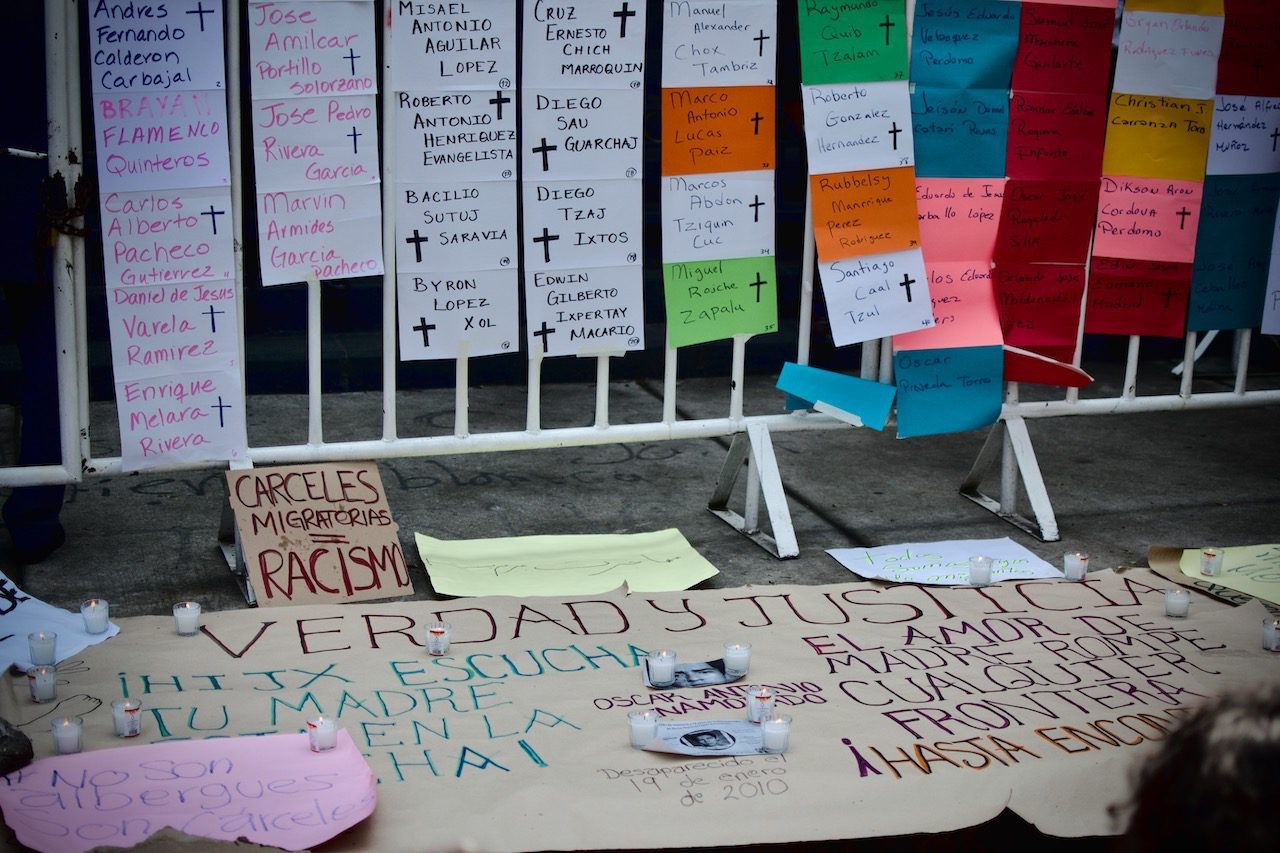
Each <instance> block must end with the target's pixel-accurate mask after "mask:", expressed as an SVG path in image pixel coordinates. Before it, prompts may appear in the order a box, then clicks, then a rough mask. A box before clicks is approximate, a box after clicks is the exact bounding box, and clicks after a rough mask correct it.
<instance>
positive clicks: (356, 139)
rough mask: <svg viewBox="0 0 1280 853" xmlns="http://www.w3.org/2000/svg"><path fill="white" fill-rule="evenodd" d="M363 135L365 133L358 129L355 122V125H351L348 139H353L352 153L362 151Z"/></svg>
mask: <svg viewBox="0 0 1280 853" xmlns="http://www.w3.org/2000/svg"><path fill="white" fill-rule="evenodd" d="M362 136H364V134H363V133H361V132H360V131H358V130H356V126H355V125H354V124H353V125H351V132H350V133H348V134H347V139H350V140H351V153H352V154H359V153H360V137H362Z"/></svg>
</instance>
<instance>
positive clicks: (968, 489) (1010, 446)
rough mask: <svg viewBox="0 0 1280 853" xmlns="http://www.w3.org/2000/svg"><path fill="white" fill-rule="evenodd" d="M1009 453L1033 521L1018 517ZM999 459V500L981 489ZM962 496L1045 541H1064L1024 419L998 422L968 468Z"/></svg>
mask: <svg viewBox="0 0 1280 853" xmlns="http://www.w3.org/2000/svg"><path fill="white" fill-rule="evenodd" d="M1010 451H1012V457H1013V460H1012V461H1013V462H1016V464H1017V471H1016V473H1017V474H1018V475H1021V477H1022V485H1023V486H1024V487H1025V488H1026V490H1027V500H1028V501H1030V503H1031V512H1032V514H1033V515H1035V520H1034V521H1033V520H1031V519H1029V518H1025V517H1023V516H1022V515H1019V514H1018V501H1017V487H1018V478H1017V477H1016V476H1014V474H1015V472H1014V471H1013V470H1012V469H1011V468H1010V459H1009V456H1010ZM997 457H999V459H1000V463H1001V475H1002V476H1001V484H1002V486H1001V495H1000V500H995V499H994V498H991V497H989V496H988V495H986V494H984V493H983V492H982V491H981V490H980V489H979V488H978V487H979V485H981V483H982V478H983V477H984V476H985V475H986V474H987V472H988V471H989V470H990V468H991V467H992V466H993V465H994V464H995V463H996V459H997ZM960 494H962V495H964V496H965V497H966V498H968V499H969V500H971V501H973V502H974V503H976V504H977V505H978V506H980V507H982V508H983V509H986V510H988V511H989V512H992V513H995V514H996V515H998V516H1000V517H1001V518H1003V519H1004V520H1005V521H1007V522H1009V523H1010V524H1012V525H1013V526H1014V527H1017V528H1018V529H1019V530H1025V531H1026V532H1027V533H1030V534H1031V535H1032V536H1035V537H1036V538H1037V539H1040V540H1041V541H1043V542H1057V541H1058V540H1059V539H1061V538H1062V536H1061V534H1059V532H1058V519H1057V518H1056V517H1055V516H1054V514H1053V504H1052V503H1051V502H1050V501H1049V493H1048V491H1047V490H1046V489H1045V487H1044V478H1043V477H1041V476H1040V463H1039V462H1037V461H1036V451H1035V448H1033V447H1032V446H1031V436H1030V434H1028V432H1027V422H1026V420H1025V419H1024V418H1019V417H1005V418H1002V419H1001V420H999V421H997V422H996V425H995V426H993V427H992V428H991V432H989V433H988V434H987V440H986V442H985V443H984V444H983V445H982V450H980V451H979V452H978V458H977V459H975V460H974V463H973V467H972V468H970V469H969V474H968V476H967V477H965V479H964V482H963V483H962V484H961V485H960Z"/></svg>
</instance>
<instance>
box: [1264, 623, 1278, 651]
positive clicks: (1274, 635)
mask: <svg viewBox="0 0 1280 853" xmlns="http://www.w3.org/2000/svg"><path fill="white" fill-rule="evenodd" d="M1262 647H1263V648H1264V649H1266V650H1267V651H1269V652H1280V619H1274V618H1272V617H1270V616H1268V617H1267V618H1265V619H1263V620H1262Z"/></svg>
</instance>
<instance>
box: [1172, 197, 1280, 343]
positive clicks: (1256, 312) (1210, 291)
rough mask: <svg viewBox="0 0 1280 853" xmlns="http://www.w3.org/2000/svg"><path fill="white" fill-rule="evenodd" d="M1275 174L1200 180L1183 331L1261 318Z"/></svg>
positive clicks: (1243, 324) (1238, 325)
mask: <svg viewBox="0 0 1280 853" xmlns="http://www.w3.org/2000/svg"><path fill="white" fill-rule="evenodd" d="M1278 200H1280V175H1274V174H1272V175H1209V176H1207V177H1206V178H1205V179H1204V201H1203V202H1202V204H1201V208H1200V230H1199V231H1198V232H1196V259H1195V265H1194V266H1193V268H1192V272H1191V303H1190V305H1189V306H1188V308H1187V330H1188V331H1192V332H1204V331H1208V330H1209V329H1249V328H1252V327H1254V326H1257V325H1259V324H1260V323H1261V322H1262V304H1263V298H1264V297H1265V295H1266V290H1267V270H1268V268H1269V266H1270V263H1271V239H1272V236H1273V234H1274V233H1275V221H1276V203H1277V201H1278Z"/></svg>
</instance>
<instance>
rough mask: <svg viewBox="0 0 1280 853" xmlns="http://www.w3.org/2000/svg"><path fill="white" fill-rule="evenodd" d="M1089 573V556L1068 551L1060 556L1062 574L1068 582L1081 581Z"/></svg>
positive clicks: (1079, 552) (1080, 552)
mask: <svg viewBox="0 0 1280 853" xmlns="http://www.w3.org/2000/svg"><path fill="white" fill-rule="evenodd" d="M1088 573H1089V555H1088V554H1086V553H1084V552H1083V551H1068V552H1067V553H1065V554H1063V555H1062V574H1063V576H1064V577H1065V578H1066V579H1067V580H1069V581H1082V580H1084V576H1085V575H1087V574H1088Z"/></svg>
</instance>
